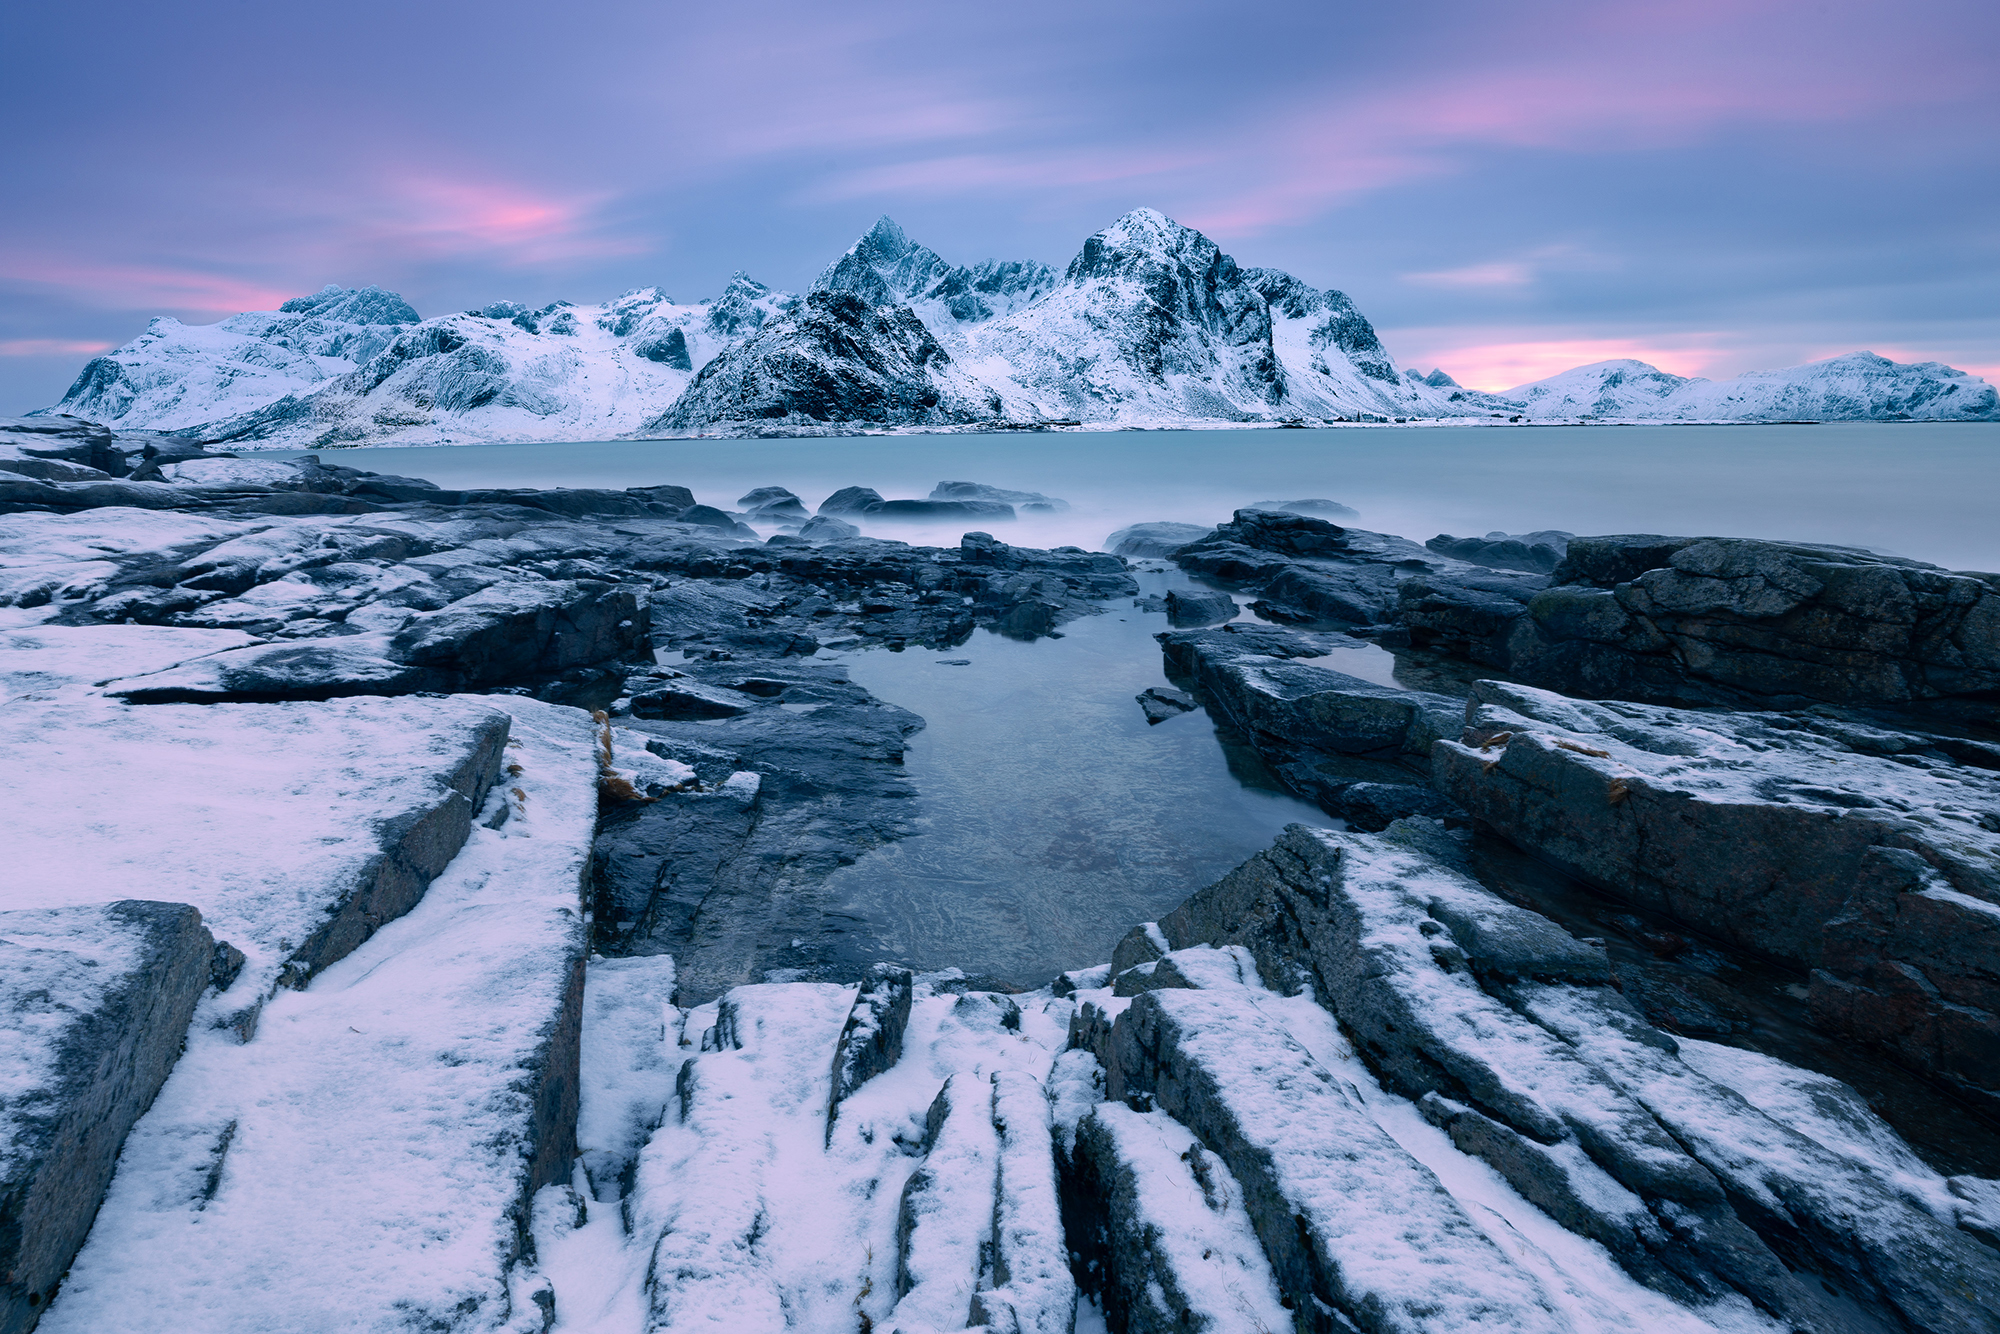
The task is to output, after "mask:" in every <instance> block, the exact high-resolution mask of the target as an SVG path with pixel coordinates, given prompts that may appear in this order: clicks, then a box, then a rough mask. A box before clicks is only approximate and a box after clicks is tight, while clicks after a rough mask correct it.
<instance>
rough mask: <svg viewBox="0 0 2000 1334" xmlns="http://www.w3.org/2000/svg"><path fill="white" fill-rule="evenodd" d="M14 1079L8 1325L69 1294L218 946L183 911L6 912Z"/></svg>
mask: <svg viewBox="0 0 2000 1334" xmlns="http://www.w3.org/2000/svg"><path fill="white" fill-rule="evenodd" d="M0 931H4V933H5V936H6V939H5V940H4V941H0V965H4V967H0V977H4V979H5V986H4V992H5V995H4V1004H0V1027H4V1028H5V1029H6V1030H8V1032H9V1034H10V1037H11V1041H10V1042H9V1049H10V1051H12V1052H13V1053H14V1060H15V1061H18V1062H19V1064H18V1065H16V1066H14V1068H12V1069H10V1071H9V1075H8V1078H9V1084H10V1088H9V1092H8V1096H7V1100H6V1106H5V1109H4V1113H0V1116H3V1117H4V1126H5V1135H6V1140H5V1145H4V1150H5V1153H4V1159H0V1164H3V1165H4V1166H3V1168H0V1274H4V1275H5V1279H4V1286H0V1329H4V1330H6V1331H8V1334H25V1332H26V1331H28V1330H31V1329H33V1328H34V1327H35V1324H36V1322H37V1321H39V1320H40V1318H41V1314H42V1312H43V1311H45V1310H47V1309H48V1304H49V1302H50V1301H52V1300H53V1299H54V1297H55V1295H56V1285H57V1284H58V1283H59V1282H60V1281H61V1279H62V1278H63V1276H64V1273H65V1271H66V1270H67V1269H68V1268H69V1264H70V1261H71V1260H72V1259H74V1258H75V1257H76V1253H77V1251H78V1249H79V1248H81V1247H82V1245H83V1241H84V1237H85V1236H86V1235H87V1234H88V1233H89V1231H90V1225H91V1222H92V1220H93V1219H95V1217H96V1216H97V1209H98V1205H99V1204H100V1203H102V1201H103V1199H104V1193H105V1191H106V1190H107V1189H109V1187H110V1185H111V1176H112V1171H113V1169H114V1168H115V1166H116V1165H117V1160H118V1152H119V1149H120V1148H121V1147H122V1146H123V1145H124V1143H125V1136H126V1133H127V1132H128V1131H130V1130H131V1128H132V1125H133V1123H134V1122H135V1121H137V1120H138V1119H139V1117H140V1116H141V1115H142V1114H143V1113H144V1112H145V1111H146V1109H147V1108H148V1107H149V1106H151V1105H152V1102H153V1098H154V1095H155V1094H157V1093H158V1092H159V1091H160V1086H161V1085H162V1084H163V1083H165V1082H166V1078H167V1074H168V1072H169V1071H171V1070H172V1069H173V1066H174V1062H175V1060H176V1059H178V1057H179V1055H180V1050H181V1043H182V1041H183V1040H184V1039H185V1037H186V1034H187V1027H188V1022H189V1021H190V1020H191V1019H192V1018H193V1016H194V1009H195V1002H196V1001H197V1000H199V999H200V997H201V994H202V992H203V991H204V990H206V989H207V987H208V986H209V983H210V981H211V969H210V965H211V962H212V960H213V958H214V955H215V951H216V943H215V941H214V939H213V938H212V937H211V936H210V935H209V933H208V930H207V928H206V927H204V926H203V925H202V921H201V914H200V913H199V912H197V911H196V910H195V909H193V908H191V907H189V906H187V905H186V904H183V903H151V902H144V901H139V900H125V901H123V902H119V903H111V904H106V905H104V906H101V907H95V906H93V907H73V908H29V909H18V910H15V911H12V912H6V913H0Z"/></svg>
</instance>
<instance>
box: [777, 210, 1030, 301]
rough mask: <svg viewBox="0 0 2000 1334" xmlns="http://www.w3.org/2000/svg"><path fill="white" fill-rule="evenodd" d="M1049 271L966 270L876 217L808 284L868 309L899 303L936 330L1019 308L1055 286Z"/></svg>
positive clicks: (1022, 266)
mask: <svg viewBox="0 0 2000 1334" xmlns="http://www.w3.org/2000/svg"><path fill="white" fill-rule="evenodd" d="M1055 282H1056V275H1055V272H1054V271H1053V270H1052V269H1050V268H1049V266H1048V265H1046V264H1038V263H1036V262H1034V261H1033V260H1026V261H1022V260H995V259H989V260H985V261H983V262H981V263H979V264H977V265H974V266H973V267H971V268H964V267H961V266H956V265H952V264H949V263H947V262H945V260H944V258H943V257H942V256H940V255H939V254H938V253H937V252H936V251H935V250H932V249H931V248H930V247H929V246H925V245H919V244H918V243H917V242H915V241H912V240H911V239H910V237H909V235H908V234H907V233H906V232H904V231H903V229H902V228H901V227H899V226H897V225H896V223H895V221H894V220H893V219H890V218H886V217H885V218H882V219H880V220H879V221H877V222H876V224H875V225H874V226H873V227H871V228H870V229H869V230H868V232H867V234H866V235H864V236H862V238H861V239H860V240H858V241H856V242H855V243H854V244H853V245H852V246H851V247H849V248H848V251H847V253H846V254H845V255H842V256H841V257H840V258H839V259H838V260H835V261H834V262H833V263H832V264H831V265H829V266H828V267H827V270H826V272H824V273H822V274H821V275H820V277H819V281H818V282H816V283H814V284H813V286H814V288H815V289H816V290H821V291H829V292H852V293H854V294H855V295H856V296H859V297H861V298H862V299H863V300H865V301H867V302H869V303H870V304H871V305H878V306H886V305H893V304H898V303H900V304H904V305H908V306H910V307H911V308H912V309H913V310H915V311H916V312H917V315H918V317H919V318H920V319H923V320H924V321H925V322H926V323H927V324H930V325H931V326H932V327H933V329H936V328H938V327H940V326H942V325H944V324H946V323H947V322H950V323H956V324H968V325H969V324H978V323H981V322H983V321H986V320H990V319H992V318H993V317H994V316H996V315H1004V314H1006V313H1007V312H1008V311H1011V310H1013V309H1015V308H1017V307H1020V306H1025V305H1027V304H1028V303H1029V302H1031V301H1033V300H1034V299H1035V298H1036V297H1038V296H1041V295H1042V294H1043V293H1044V292H1046V291H1048V290H1049V289H1050V288H1051V287H1053V286H1055Z"/></svg>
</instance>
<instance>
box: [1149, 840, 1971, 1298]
mask: <svg viewBox="0 0 2000 1334" xmlns="http://www.w3.org/2000/svg"><path fill="white" fill-rule="evenodd" d="M1435 839H1436V831H1435V829H1434V827H1427V826H1425V825H1424V823H1423V822H1410V823H1407V824H1403V825H1398V826H1395V827H1394V828H1392V829H1391V831H1390V832H1389V833H1388V834H1387V835H1383V836H1367V835H1355V834H1338V833H1334V832H1332V831H1328V830H1309V829H1306V828H1304V827H1302V826H1293V827H1292V828H1291V829H1289V830H1287V832H1286V834H1285V835H1284V836H1283V837H1282V838H1280V840H1279V841H1278V843H1277V844H1276V845H1275V846H1274V847H1273V848H1272V849H1270V850H1268V851H1267V852H1265V853H1262V854H1259V856H1258V857H1256V858H1253V859H1251V861H1250V862H1248V863H1246V864H1245V865H1244V866H1243V867H1240V868H1238V870H1237V871H1235V872H1232V873H1231V875H1230V876H1227V877H1225V878H1224V879H1223V880H1222V881H1219V882H1218V883H1217V884H1215V885H1213V886H1211V887H1210V888H1208V889H1206V890H1203V891H1202V892H1201V893H1199V894H1197V895H1195V896H1194V897H1193V898H1191V899H1190V900H1189V901H1188V902H1187V903H1185V904H1183V905H1182V906H1181V907H1180V908H1179V909H1176V910H1175V912H1173V913H1171V914H1169V915H1168V916H1167V917H1165V918H1163V919H1161V922H1160V928H1161V930H1162V931H1163V932H1164V933H1165V935H1166V936H1167V938H1168V941H1169V943H1171V944H1173V945H1174V946H1175V947H1176V951H1177V952H1176V953H1171V954H1169V955H1168V956H1166V958H1167V960H1173V959H1176V958H1179V957H1181V952H1186V953H1191V954H1199V953H1201V951H1199V950H1191V949H1190V947H1191V946H1195V945H1198V944H1202V943H1210V944H1218V945H1221V944H1242V945H1245V946H1247V947H1248V948H1249V949H1250V950H1251V951H1252V952H1253V954H1255V956H1256V958H1257V962H1258V966H1259V970H1260V972H1261V973H1262V974H1263V975H1264V977H1265V979H1266V981H1267V982H1272V983H1275V984H1276V985H1279V986H1280V987H1282V988H1284V989H1286V990H1293V989H1296V988H1299V987H1301V986H1305V985H1310V986H1311V988H1312V992H1313V995H1314V996H1315V997H1317V998H1318V999H1320V1000H1321V1001H1322V1002H1323V1003H1325V1004H1327V1005H1329V1006H1330V1007H1331V1008H1332V1009H1333V1010H1334V1011H1335V1013H1336V1014H1337V1015H1338V1017H1339V1020H1340V1023H1341V1026H1342V1028H1343V1029H1344V1030H1345V1031H1346V1032H1347V1033H1348V1034H1349V1035H1350V1036H1351V1037H1352V1039H1353V1041H1354V1043H1355V1048H1356V1051H1357V1053H1359V1054H1360V1055H1362V1056H1363V1057H1364V1059H1366V1060H1367V1062H1368V1063H1369V1064H1370V1065H1371V1066H1372V1067H1374V1068H1375V1070H1376V1071H1377V1072H1378V1074H1379V1075H1380V1076H1381V1077H1382V1079H1383V1081H1384V1082H1385V1083H1386V1084H1388V1085H1389V1086H1390V1087H1392V1088H1395V1089H1397V1090H1398V1091H1400V1092H1402V1093H1404V1094H1405V1095H1406V1096H1411V1097H1419V1098H1424V1099H1425V1106H1426V1111H1427V1114H1428V1115H1430V1116H1431V1119H1432V1120H1433V1121H1434V1122H1438V1123H1440V1124H1443V1125H1445V1126H1446V1127H1447V1128H1448V1129H1449V1130H1451V1131H1452V1133H1453V1134H1454V1139H1455V1140H1456V1141H1457V1142H1458V1143H1459V1144H1460V1147H1461V1148H1463V1149H1465V1150H1466V1151H1468V1152H1475V1153H1478V1154H1479V1156H1481V1157H1484V1158H1486V1160H1487V1161H1488V1162H1489V1163H1491V1164H1492V1165H1493V1166H1494V1167H1495V1168H1496V1170H1499V1171H1501V1172H1502V1173H1503V1174H1504V1175H1507V1176H1509V1179H1510V1180H1513V1181H1515V1183H1516V1185H1517V1188H1519V1189H1520V1190H1521V1191H1522V1192H1523V1194H1525V1195H1527V1196H1528V1197H1529V1198H1531V1199H1539V1200H1541V1201H1542V1202H1543V1207H1545V1208H1548V1209H1550V1210H1551V1211H1552V1212H1554V1213H1555V1214H1556V1215H1557V1216H1558V1217H1562V1216H1564V1215H1565V1214H1570V1215H1571V1216H1572V1217H1575V1216H1576V1211H1578V1210H1583V1211H1584V1212H1585V1213H1586V1214H1588V1215H1590V1216H1589V1217H1588V1218H1586V1219H1581V1220H1580V1224H1581V1225H1580V1226H1579V1223H1577V1222H1573V1223H1572V1226H1579V1230H1582V1231H1584V1232H1585V1233H1586V1235H1599V1236H1600V1237H1609V1238H1611V1239H1612V1241H1610V1242H1607V1245H1608V1246H1610V1249H1611V1250H1612V1251H1613V1253H1614V1255H1617V1256H1618V1257H1619V1258H1620V1260H1621V1262H1623V1263H1624V1264H1625V1266H1626V1267H1627V1269H1628V1270H1630V1271H1631V1272H1632V1273H1633V1275H1634V1276H1635V1277H1637V1278H1639V1279H1640V1280H1641V1281H1644V1282H1648V1283H1650V1284H1652V1285H1654V1286H1656V1287H1659V1288H1661V1290H1663V1291H1666V1292H1668V1293H1669V1294H1671V1295H1676V1296H1678V1297H1680V1298H1681V1299H1682V1300H1687V1299H1688V1298H1689V1296H1690V1294H1693V1295H1696V1296H1700V1297H1703V1298H1707V1299H1712V1298H1713V1297H1714V1296H1716V1295H1719V1294H1721V1293H1723V1292H1726V1291H1727V1290H1728V1289H1731V1288H1733V1289H1735V1290H1737V1291H1739V1292H1742V1293H1744V1294H1745V1295H1747V1296H1749V1297H1751V1299H1752V1300H1753V1301H1755V1302H1756V1303H1757V1304H1758V1305H1759V1306H1760V1307H1762V1308H1764V1309H1765V1310H1767V1311H1771V1312H1773V1313H1775V1314H1778V1315H1779V1316H1780V1317H1781V1318H1784V1319H1788V1320H1792V1321H1794V1322H1803V1323H1804V1325H1805V1326H1807V1327H1812V1328H1822V1329H1842V1330H1857V1331H1859V1330H1876V1329H1892V1328H1905V1327H1908V1328H1922V1329H1933V1328H1950V1329H1958V1330H1967V1331H1970V1330H1978V1329H1984V1328H1986V1327H1987V1325H1986V1323H1985V1322H1986V1321H1987V1319H1988V1316H1987V1314H1986V1313H1985V1312H1983V1311H1982V1309H1981V1308H1982V1307H1983V1306H1985V1305H1987V1304H1988V1303H1989V1301H1990V1299H1989V1298H1987V1297H1986V1296H1984V1295H1983V1294H1984V1293H1986V1292H1987V1291H1988V1290H1989V1289H1996V1288H2000V1259H1997V1258H1996V1257H1995V1256H1993V1255H1992V1253H1991V1252H1989V1251H1987V1250H1985V1249H1984V1248H1982V1247H1981V1246H1979V1244H1978V1243H1977V1242H1976V1241H1974V1240H1973V1239H1972V1238H1971V1237H1969V1236H1967V1235H1965V1234H1964V1233H1963V1232H1961V1231H1960V1230H1959V1229H1956V1228H1953V1227H1951V1226H1950V1225H1949V1224H1947V1223H1941V1222H1940V1221H1939V1219H1938V1218H1937V1217H1936V1216H1935V1215H1934V1214H1933V1213H1932V1212H1931V1210H1930V1208H1929V1207H1926V1206H1925V1205H1923V1204H1920V1203H1919V1202H1918V1200H1917V1198H1915V1197H1914V1196H1911V1195H1907V1194H1904V1193H1902V1192H1901V1191H1899V1190H1898V1189H1896V1188H1895V1187H1894V1186H1892V1185H1891V1184H1890V1183H1888V1182H1887V1181H1885V1180H1884V1179H1883V1178H1882V1177H1881V1176H1879V1175H1878V1174H1877V1170H1878V1169H1877V1168H1876V1167H1875V1166H1873V1165H1872V1164H1867V1165H1864V1163H1865V1161H1866V1160H1861V1161H1853V1160H1849V1159H1845V1158H1842V1157H1841V1156H1840V1154H1839V1153H1837V1152H1835V1151H1834V1150H1831V1149H1829V1148H1826V1147H1824V1146H1823V1145H1822V1144H1821V1143H1820V1142H1819V1141H1817V1140H1815V1139H1813V1138H1810V1137H1809V1136H1808V1135H1807V1134H1804V1133H1801V1132H1800V1131H1798V1130H1795V1129H1793V1128H1792V1127H1791V1126H1790V1125H1789V1124H1787V1123H1785V1122H1783V1121H1780V1120H1777V1119H1774V1118H1773V1117H1772V1116H1767V1115H1766V1114H1765V1113H1764V1112H1762V1111H1759V1110H1757V1109H1756V1108H1754V1107H1752V1106H1751V1105H1750V1104H1749V1103H1748V1102H1746V1101H1745V1100H1744V1099H1743V1098H1742V1097H1741V1096H1739V1095H1738V1094H1737V1093H1735V1092H1734V1091H1732V1090H1731V1089H1729V1088H1727V1087H1725V1086H1723V1085H1721V1084H1718V1083H1716V1082H1714V1081H1712V1080H1710V1079H1709V1078H1708V1077H1706V1076H1705V1075H1703V1074H1702V1073H1701V1072H1700V1071H1699V1070H1698V1069H1696V1068H1695V1067H1693V1066H1691V1065H1689V1064H1687V1063H1686V1062H1684V1061H1683V1060H1682V1059H1681V1058H1680V1056H1679V1055H1678V1052H1679V1048H1678V1047H1677V1045H1676V1044H1675V1042H1674V1041H1673V1039H1671V1038H1668V1037H1667V1036H1666V1035H1664V1034H1661V1033H1659V1032H1657V1031H1656V1030H1653V1029H1651V1028H1649V1027H1648V1026H1646V1025H1645V1024H1644V1023H1643V1022H1642V1021H1640V1020H1639V1019H1638V1018H1637V1016H1636V1015H1634V1014H1633V1012H1632V1010H1631V1009H1630V1007H1629V1006H1628V1005H1627V1004H1626V1003H1625V1002H1624V1000H1623V999H1622V998H1621V997H1619V996H1618V995H1617V993H1616V992H1615V991H1612V990H1611V989H1610V988H1609V987H1608V986H1607V985H1605V984H1606V983H1607V982H1608V980H1609V974H1608V969H1607V968H1606V965H1605V960H1604V958H1603V955H1602V954H1601V953H1600V952H1598V951H1597V950H1596V949H1594V948H1591V947H1586V946H1584V945H1582V944H1580V943H1579V942H1576V941H1574V940H1571V939H1569V938H1568V937H1567V935H1566V934H1565V933H1564V932H1562V931H1561V930H1560V929H1559V928H1557V927H1556V926H1555V925H1554V924H1553V923H1550V922H1548V921H1547V920H1546V919H1543V918H1541V917H1540V916H1539V915H1538V914H1534V913H1531V912H1527V911H1526V910H1523V909H1520V908H1518V907H1515V906H1513V905H1511V904H1508V903H1506V902H1505V901H1504V900H1501V899H1500V898H1498V897H1497V896H1496V895H1494V894H1492V893H1491V892H1490V891H1488V890H1486V889H1485V888H1484V887H1482V886H1480V885H1479V884H1477V883H1476V882H1474V881H1472V880H1470V879H1468V878H1466V877H1465V876H1463V875H1462V874H1459V873H1457V872H1454V871H1452V870H1451V869H1450V868H1449V867H1448V866H1446V865H1445V864H1443V863H1440V862H1437V861H1436V860H1435V859H1433V858H1432V857H1431V856H1430V855H1429V852H1428V848H1429V847H1430V846H1431V845H1432V844H1433V843H1434V842H1435ZM1164 966H1165V961H1163V962H1162V963H1161V964H1160V965H1156V969H1157V968H1158V967H1164ZM1181 994H1183V993H1182V992H1179V991H1153V992H1149V993H1147V995H1148V997H1151V998H1152V999H1154V1000H1155V1001H1157V1000H1158V999H1160V998H1162V997H1165V996H1169V995H1172V996H1176V997H1178V996H1179V995H1181ZM1146 1003H1147V999H1146V998H1144V997H1142V998H1141V999H1140V1000H1138V1001H1135V1002H1134V1010H1135V1011H1136V1010H1137V1008H1138V1007H1139V1006H1140V1005H1143V1004H1146ZM1177 1003H1179V1002H1177ZM1119 1022H1120V1023H1123V1022H1124V1020H1123V1019H1122V1018H1121V1020H1120V1021H1119ZM1113 1036H1114V1044H1115V1041H1116V1034H1115V1030H1114V1035H1113ZM1116 1078H1117V1076H1116V1075H1115V1073H1114V1075H1113V1081H1114V1082H1115V1081H1116ZM1826 1082H1827V1083H1831V1081H1826ZM1468 1112H1470V1113H1472V1116H1471V1117H1468V1115H1467V1113H1468ZM1820 1133H1822V1134H1823V1133H1824V1132H1820ZM1830 1142H1831V1141H1830ZM1753 1145H1754V1146H1757V1147H1756V1148H1755V1149H1754V1150H1753V1149H1751V1148H1749V1146H1753ZM1593 1165H1594V1166H1593ZM1600 1169H1601V1170H1602V1171H1604V1172H1607V1173H1609V1176H1610V1177H1611V1178H1615V1180H1616V1182H1617V1183H1618V1184H1617V1186H1616V1187H1615V1188H1612V1187H1609V1183H1608V1182H1604V1181H1603V1178H1598V1179H1597V1180H1598V1181H1599V1182H1600V1183H1602V1184H1600V1185H1597V1186H1592V1185H1591V1184H1590V1174H1591V1173H1592V1172H1595V1171H1598V1170H1600ZM1579 1172H1582V1173H1583V1176H1582V1177H1579V1176H1578V1175H1577V1174H1578V1173H1579ZM1619 1200H1623V1201H1625V1202H1624V1203H1622V1204H1620V1203H1616V1202H1617V1201H1619ZM1641 1202H1643V1205H1642V1203H1641ZM1863 1220H1865V1221H1863ZM1746 1225H1747V1226H1746ZM1613 1242H1617V1243H1618V1244H1612V1243H1613ZM1780 1257H1782V1260H1781V1258H1780ZM1794 1271H1798V1272H1794ZM1822 1284H1825V1285H1827V1287H1829V1288H1831V1289H1833V1290H1834V1296H1833V1298H1832V1299H1831V1300H1829V1299H1828V1298H1827V1296H1826V1295H1825V1294H1824V1292H1823V1290H1822V1287H1821V1285H1822Z"/></svg>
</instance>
